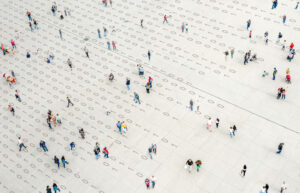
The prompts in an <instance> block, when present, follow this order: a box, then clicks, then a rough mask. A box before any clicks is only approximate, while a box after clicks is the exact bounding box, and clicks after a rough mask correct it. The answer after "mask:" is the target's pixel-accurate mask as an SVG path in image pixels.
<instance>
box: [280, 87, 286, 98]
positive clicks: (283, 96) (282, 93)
mask: <svg viewBox="0 0 300 193" xmlns="http://www.w3.org/2000/svg"><path fill="white" fill-rule="evenodd" d="M285 94H286V90H285V89H282V92H281V99H283V100H284V99H285Z"/></svg>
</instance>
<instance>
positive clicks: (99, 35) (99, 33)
mask: <svg viewBox="0 0 300 193" xmlns="http://www.w3.org/2000/svg"><path fill="white" fill-rule="evenodd" d="M97 32H98V37H99V38H100V39H101V32H100V29H97Z"/></svg>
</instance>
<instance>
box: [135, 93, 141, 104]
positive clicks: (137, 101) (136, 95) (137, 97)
mask: <svg viewBox="0 0 300 193" xmlns="http://www.w3.org/2000/svg"><path fill="white" fill-rule="evenodd" d="M134 101H135V103H139V104H141V101H140V96H139V95H138V94H137V93H136V92H134Z"/></svg>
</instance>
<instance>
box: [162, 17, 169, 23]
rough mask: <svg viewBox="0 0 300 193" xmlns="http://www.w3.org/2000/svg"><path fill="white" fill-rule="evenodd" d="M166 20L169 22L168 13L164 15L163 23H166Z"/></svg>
mask: <svg viewBox="0 0 300 193" xmlns="http://www.w3.org/2000/svg"><path fill="white" fill-rule="evenodd" d="M165 22H166V23H168V19H167V16H166V15H164V21H163V24H164V23H165Z"/></svg>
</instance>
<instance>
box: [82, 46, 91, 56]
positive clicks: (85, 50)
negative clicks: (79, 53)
mask: <svg viewBox="0 0 300 193" xmlns="http://www.w3.org/2000/svg"><path fill="white" fill-rule="evenodd" d="M83 50H84V52H85V55H86V57H88V58H90V57H89V50H88V49H87V47H86V46H85V47H84V48H83Z"/></svg>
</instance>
